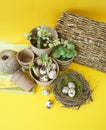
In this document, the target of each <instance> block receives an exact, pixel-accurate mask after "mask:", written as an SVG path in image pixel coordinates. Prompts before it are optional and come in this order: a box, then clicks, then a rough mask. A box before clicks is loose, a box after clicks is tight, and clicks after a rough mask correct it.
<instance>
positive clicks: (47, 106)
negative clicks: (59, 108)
mask: <svg viewBox="0 0 106 130" xmlns="http://www.w3.org/2000/svg"><path fill="white" fill-rule="evenodd" d="M52 104H53V102H52V101H51V100H48V101H47V102H46V108H48V109H50V108H51V106H52Z"/></svg>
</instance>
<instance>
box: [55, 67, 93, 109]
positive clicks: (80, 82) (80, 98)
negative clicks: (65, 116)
mask: <svg viewBox="0 0 106 130" xmlns="http://www.w3.org/2000/svg"><path fill="white" fill-rule="evenodd" d="M68 82H74V83H75V85H76V88H75V90H76V95H75V96H74V97H73V98H70V97H69V96H68V95H67V94H63V93H62V88H63V87H64V86H67V84H68ZM53 93H54V95H55V97H56V99H57V100H58V101H59V102H60V103H62V104H63V105H64V107H78V108H79V107H80V106H81V105H82V104H85V103H86V101H87V100H89V101H92V97H91V90H90V88H89V84H88V82H87V81H86V80H85V79H84V78H83V76H82V75H81V74H79V73H78V72H76V71H73V70H69V71H68V72H65V73H63V74H61V75H60V76H59V77H58V78H57V79H56V81H55V82H54V84H53Z"/></svg>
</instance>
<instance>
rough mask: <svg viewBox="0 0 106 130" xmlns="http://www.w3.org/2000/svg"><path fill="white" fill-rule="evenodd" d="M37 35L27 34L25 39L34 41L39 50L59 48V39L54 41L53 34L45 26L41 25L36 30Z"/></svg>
mask: <svg viewBox="0 0 106 130" xmlns="http://www.w3.org/2000/svg"><path fill="white" fill-rule="evenodd" d="M36 31H37V34H36V35H33V34H32V33H29V34H27V33H25V37H26V39H27V40H32V41H33V44H34V45H35V46H36V47H37V48H48V47H53V46H57V45H58V44H60V40H59V39H55V40H54V39H53V36H52V33H51V32H50V31H49V30H48V28H47V27H46V26H45V25H41V26H39V27H37V28H36Z"/></svg>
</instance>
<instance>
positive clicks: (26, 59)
mask: <svg viewBox="0 0 106 130" xmlns="http://www.w3.org/2000/svg"><path fill="white" fill-rule="evenodd" d="M16 58H17V61H18V62H19V64H20V65H21V66H22V67H24V68H25V69H29V64H30V63H32V62H33V60H34V53H33V52H32V50H31V49H29V48H28V49H24V50H21V51H20V52H18V53H17V55H16Z"/></svg>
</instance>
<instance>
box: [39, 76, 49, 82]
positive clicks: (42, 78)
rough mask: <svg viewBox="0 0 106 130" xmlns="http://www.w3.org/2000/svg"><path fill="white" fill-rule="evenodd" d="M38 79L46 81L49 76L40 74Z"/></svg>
mask: <svg viewBox="0 0 106 130" xmlns="http://www.w3.org/2000/svg"><path fill="white" fill-rule="evenodd" d="M39 80H40V81H42V82H47V81H48V80H49V78H48V76H47V75H42V76H40V78H39Z"/></svg>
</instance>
